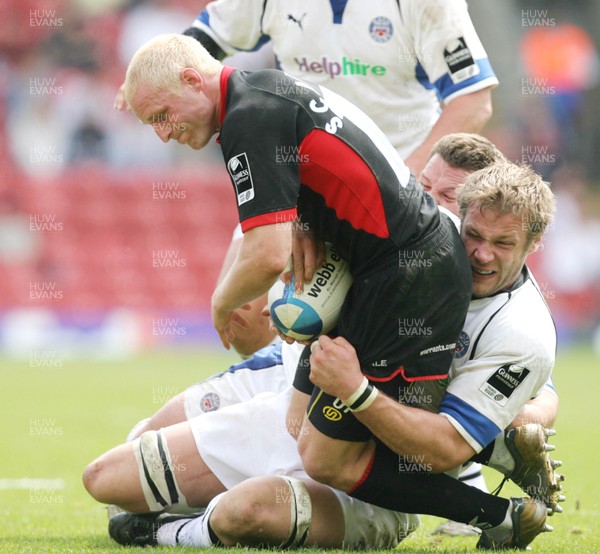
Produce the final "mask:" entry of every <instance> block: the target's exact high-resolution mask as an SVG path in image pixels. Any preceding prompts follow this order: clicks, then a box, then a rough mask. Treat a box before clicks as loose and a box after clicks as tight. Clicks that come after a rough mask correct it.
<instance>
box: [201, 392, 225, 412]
mask: <svg viewBox="0 0 600 554" xmlns="http://www.w3.org/2000/svg"><path fill="white" fill-rule="evenodd" d="M220 407H221V398H220V397H219V395H218V394H217V393H216V392H207V393H206V394H205V395H204V396H203V397H202V398H201V399H200V409H201V410H202V411H203V412H214V411H216V410H218V409H219V408H220Z"/></svg>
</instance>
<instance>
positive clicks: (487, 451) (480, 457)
mask: <svg viewBox="0 0 600 554" xmlns="http://www.w3.org/2000/svg"><path fill="white" fill-rule="evenodd" d="M493 451H494V441H492V442H490V444H488V445H487V446H486V447H485V448H484V449H483V450H482V451H481V452H479V453H478V454H475V455H474V456H473V457H472V458H471V462H477V463H478V464H483V465H484V466H486V465H488V463H489V461H490V457H491V456H492V452H493Z"/></svg>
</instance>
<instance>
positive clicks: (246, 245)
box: [211, 222, 292, 348]
mask: <svg viewBox="0 0 600 554" xmlns="http://www.w3.org/2000/svg"><path fill="white" fill-rule="evenodd" d="M291 225H292V223H291V222H287V223H276V224H272V225H263V226H260V227H254V228H253V229H250V230H248V231H247V232H246V233H245V234H244V239H243V241H242V245H241V247H240V251H239V253H238V256H237V258H236V259H235V262H234V263H233V265H232V266H231V268H230V269H229V271H228V272H227V275H226V276H225V277H224V278H223V280H222V281H221V283H220V284H219V285H218V286H217V288H216V290H215V292H214V293H213V296H212V302H211V311H212V319H213V324H214V326H215V329H216V330H217V333H219V336H220V338H221V341H222V342H223V345H224V346H225V348H229V346H230V344H231V341H232V340H234V339H235V327H234V323H235V322H237V323H239V324H241V325H244V326H247V322H246V321H245V320H244V318H243V317H241V316H240V315H239V313H238V314H236V313H234V312H235V310H237V309H239V308H241V307H242V306H244V305H245V304H247V303H248V302H251V301H252V300H255V299H256V298H258V297H260V296H262V295H263V294H265V293H266V292H267V291H268V290H269V288H270V287H271V286H272V285H273V283H274V282H275V280H276V279H278V278H279V275H280V274H281V272H282V271H283V270H284V269H285V267H286V265H287V263H288V260H289V258H290V255H291V251H292V230H291Z"/></svg>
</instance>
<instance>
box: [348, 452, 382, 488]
mask: <svg viewBox="0 0 600 554" xmlns="http://www.w3.org/2000/svg"><path fill="white" fill-rule="evenodd" d="M376 453H377V450H375V452H373V456H371V459H370V460H369V464H368V465H367V468H366V469H365V471H364V473H363V474H362V477H361V478H360V479H359V480H358V481H357V482H356V483H354V485H352V487H351V488H350V490H349V491H347V492H346V494H348V495H351V494H352V493H353V492H354V491H355V490H356V489H357V488H358V487H360V486H361V485H362V484H363V483H364V482H365V481H366V480H367V477H368V476H369V474H370V473H371V470H372V469H373V463H374V462H375V454H376Z"/></svg>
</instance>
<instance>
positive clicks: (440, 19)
mask: <svg viewBox="0 0 600 554" xmlns="http://www.w3.org/2000/svg"><path fill="white" fill-rule="evenodd" d="M334 4H335V5H339V10H338V11H337V12H335V11H334V7H333V6H334ZM194 25H195V26H196V27H198V28H199V29H201V30H202V31H204V32H205V33H207V34H208V35H209V36H210V37H211V38H212V39H213V40H214V41H215V42H216V43H217V44H219V46H220V47H221V49H222V50H223V51H225V52H226V53H227V54H234V53H236V52H239V51H247V50H255V49H257V48H259V47H260V46H262V45H263V44H264V43H265V42H266V41H268V40H271V41H272V45H273V51H274V52H275V55H276V56H277V59H278V62H279V64H280V66H281V69H283V70H284V71H285V72H286V73H288V74H290V75H292V76H295V77H301V78H304V79H307V80H309V81H312V82H315V83H318V84H320V85H324V86H326V87H327V88H329V89H331V90H333V91H335V92H337V93H338V94H340V95H342V96H344V97H345V98H347V99H348V100H350V101H351V102H352V103H354V104H355V105H357V106H358V107H359V108H361V109H362V110H363V111H364V112H366V113H367V114H368V115H369V116H370V117H371V118H372V119H373V120H375V122H376V123H377V125H378V126H379V127H380V128H381V129H382V130H383V132H384V133H385V134H386V135H387V137H388V138H389V139H390V141H391V142H392V143H393V144H394V146H395V147H396V148H397V149H398V151H399V153H400V155H401V156H402V157H403V158H406V157H407V156H408V155H409V154H410V153H411V152H412V151H413V150H414V149H415V148H416V147H417V146H418V145H419V144H421V143H422V142H423V140H424V139H425V137H426V136H427V134H428V133H429V131H430V130H431V128H432V126H433V125H434V124H435V122H436V120H437V118H438V117H439V112H440V104H439V101H438V98H439V99H441V100H442V101H443V102H444V103H446V102H449V101H450V100H452V99H453V98H455V97H457V96H461V95H464V94H468V93H471V92H475V91H478V90H481V89H484V88H487V87H490V86H494V85H496V84H498V80H497V78H496V76H495V74H494V72H493V69H492V68H491V66H490V63H489V60H488V58H487V54H486V52H485V50H484V48H483V46H482V44H481V41H480V40H479V37H478V36H477V33H476V32H475V29H474V27H473V24H472V22H471V20H470V18H469V14H468V11H467V4H466V2H465V1H464V0H402V1H401V2H398V1H394V0H368V1H365V0H347V1H346V2H335V3H334V2H327V1H325V0H217V1H215V2H211V3H209V4H208V5H207V7H206V9H205V10H204V11H203V12H202V13H201V14H200V15H199V16H198V19H197V20H196V21H195V22H194Z"/></svg>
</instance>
